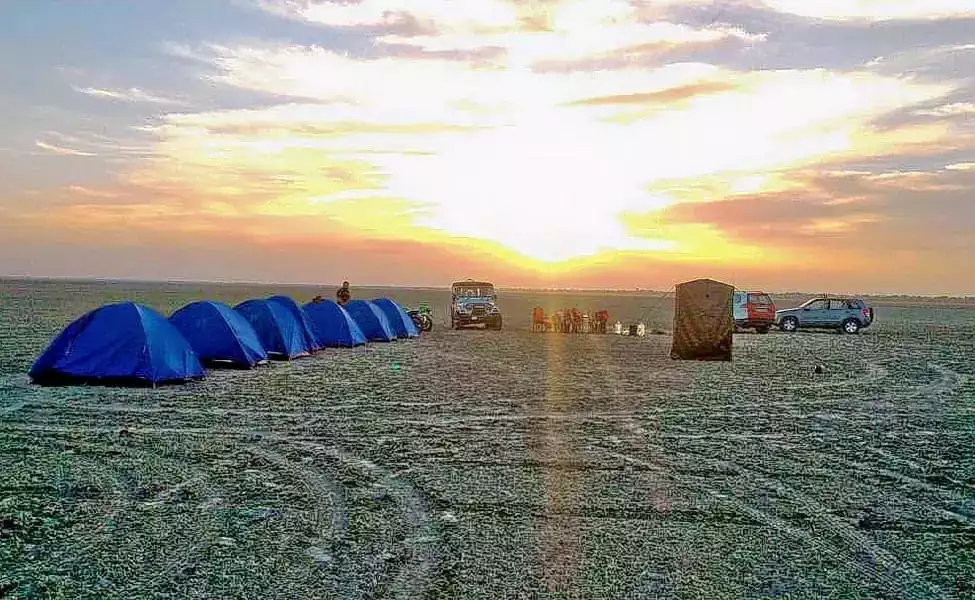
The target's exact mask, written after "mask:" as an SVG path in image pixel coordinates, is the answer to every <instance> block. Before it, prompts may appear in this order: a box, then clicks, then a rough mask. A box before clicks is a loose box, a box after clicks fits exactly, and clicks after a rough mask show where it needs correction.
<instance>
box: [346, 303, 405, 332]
mask: <svg viewBox="0 0 975 600" xmlns="http://www.w3.org/2000/svg"><path fill="white" fill-rule="evenodd" d="M343 308H345V310H346V312H348V313H349V316H351V317H352V318H353V319H355V322H356V325H358V326H359V329H361V330H362V333H363V334H365V336H366V339H367V340H369V341H370V342H392V341H393V340H395V339H396V333H394V332H393V329H392V327H390V325H389V319H387V318H386V315H385V314H384V313H383V311H382V310H380V309H379V307H378V306H376V305H375V304H373V303H372V302H367V301H365V300H353V301H352V302H349V303H348V304H346V305H345V306H344V307H343Z"/></svg>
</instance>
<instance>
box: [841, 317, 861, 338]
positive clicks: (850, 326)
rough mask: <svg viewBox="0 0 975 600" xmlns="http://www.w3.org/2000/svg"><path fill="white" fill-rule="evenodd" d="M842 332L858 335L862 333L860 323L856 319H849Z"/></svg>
mask: <svg viewBox="0 0 975 600" xmlns="http://www.w3.org/2000/svg"><path fill="white" fill-rule="evenodd" d="M840 331H842V332H843V333H848V334H850V335H856V334H858V333H860V322H859V321H857V320H856V319H847V320H845V321H843V326H842V328H841V329H840Z"/></svg>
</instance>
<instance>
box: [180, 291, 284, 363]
mask: <svg viewBox="0 0 975 600" xmlns="http://www.w3.org/2000/svg"><path fill="white" fill-rule="evenodd" d="M169 322H170V323H172V324H173V325H175V326H176V329H179V331H180V333H182V334H183V337H185V338H186V340H187V341H188V342H189V343H190V345H191V346H192V347H193V350H195V351H196V354H197V356H198V357H199V358H200V360H201V361H203V363H204V364H213V363H216V364H220V363H226V364H229V365H232V366H236V367H244V368H248V369H249V368H252V367H253V366H254V365H256V364H258V363H261V362H264V361H266V360H267V351H265V350H264V345H263V344H262V343H261V340H260V338H259V337H258V336H257V332H256V331H254V328H253V327H252V326H251V324H250V322H249V321H248V320H247V319H246V318H244V316H243V315H241V314H240V313H239V312H236V311H234V310H233V309H232V308H230V307H229V306H227V305H226V304H223V303H221V302H207V301H204V302H193V303H191V304H187V305H186V306H184V307H183V308H181V309H179V310H177V311H176V312H175V313H173V314H172V315H171V316H170V317H169Z"/></svg>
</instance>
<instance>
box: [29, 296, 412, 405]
mask: <svg viewBox="0 0 975 600" xmlns="http://www.w3.org/2000/svg"><path fill="white" fill-rule="evenodd" d="M418 335H419V331H418V330H417V328H416V325H414V323H413V320H412V319H411V318H410V316H409V314H407V312H406V311H405V310H403V307H401V306H400V305H399V304H397V303H396V302H394V301H392V300H390V299H388V298H378V299H376V300H372V301H366V300H353V301H351V302H349V303H348V304H346V305H344V306H340V305H338V304H336V303H335V302H332V301H331V300H323V301H317V302H310V303H308V304H306V305H304V306H300V305H299V304H298V303H297V302H295V301H294V300H293V299H292V298H289V297H288V296H272V297H270V298H259V299H253V300H247V301H246V302H242V303H240V304H238V305H237V306H235V307H233V308H231V307H230V306H228V305H226V304H223V303H220V302H213V301H201V302H193V303H191V304H187V305H186V306H184V307H183V308H180V309H179V310H177V311H176V312H174V313H173V314H172V315H171V316H170V317H169V318H168V319H167V318H166V317H164V316H163V315H162V314H160V313H158V312H156V311H155V310H153V309H151V308H149V307H147V306H143V305H141V304H136V303H134V302H121V303H116V304H107V305H105V306H102V307H100V308H97V309H95V310H93V311H91V312H89V313H87V314H85V315H83V316H82V317H80V318H79V319H77V320H76V321H74V322H72V323H71V324H70V325H68V326H67V327H66V328H65V329H64V330H63V331H62V332H61V333H60V334H59V335H58V336H57V337H56V338H55V339H54V341H52V342H51V344H50V345H49V346H48V347H47V349H46V350H45V351H44V353H43V354H41V356H40V357H39V358H38V359H37V361H36V362H35V363H34V365H33V366H32V367H31V369H30V371H29V375H30V378H31V380H32V381H33V382H34V383H37V384H42V385H58V384H67V383H95V384H117V385H152V386H155V385H159V384H163V383H173V382H183V381H189V380H192V379H201V378H203V377H205V376H206V370H205V366H228V367H236V368H253V367H254V366H256V365H258V364H260V363H262V362H265V361H267V360H269V359H275V360H292V359H295V358H298V357H300V356H307V355H309V354H313V353H315V352H317V351H319V350H322V349H324V348H351V347H354V346H360V345H362V344H365V343H367V342H391V341H394V340H396V339H398V338H411V337H417V336H418Z"/></svg>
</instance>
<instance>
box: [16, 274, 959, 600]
mask: <svg viewBox="0 0 975 600" xmlns="http://www.w3.org/2000/svg"><path fill="white" fill-rule="evenodd" d="M318 291H319V290H315V289H311V288H288V287H283V286H278V287H273V288H264V287H256V286H250V287H243V286H224V285H213V286H207V285H189V284H139V283H72V282H25V281H7V282H0V597H3V598H7V597H9V598H262V599H263V598H380V597H382V598H386V597H389V598H540V597H548V598H638V597H654V598H708V599H716V598H773V597H781V598H826V597H829V598H865V599H866V598H958V599H962V598H973V597H975V360H973V358H972V357H973V356H975V307H973V306H971V305H968V304H967V303H966V302H964V301H962V302H959V303H955V304H951V303H943V302H938V301H930V302H928V304H929V306H920V305H918V304H917V303H916V302H915V303H911V302H905V301H903V300H902V299H901V300H898V301H887V304H884V301H877V304H876V305H877V306H878V323H877V325H876V326H875V327H873V328H871V329H868V330H867V331H865V332H864V333H863V334H862V335H859V336H842V335H838V334H833V333H800V334H796V335H786V334H777V333H772V334H769V335H755V334H741V335H736V337H735V348H734V352H735V360H734V362H732V363H730V364H728V363H720V364H715V363H682V362H675V361H671V360H670V359H669V358H668V351H669V347H670V338H669V336H666V335H655V336H649V337H647V338H642V339H641V338H624V337H617V336H612V335H606V336H597V335H575V336H565V335H557V334H532V333H529V332H528V331H527V328H528V316H529V311H530V308H531V306H533V305H535V304H540V305H543V306H546V307H548V308H549V310H551V309H553V308H555V307H557V306H571V305H573V304H577V305H578V306H580V307H592V308H595V307H606V308H608V309H609V310H610V311H611V312H612V314H613V318H614V320H615V318H621V319H623V320H624V321H630V320H637V319H641V318H642V319H644V320H646V322H647V323H648V324H649V325H650V326H651V327H660V328H666V329H669V327H670V321H671V315H672V310H673V305H672V302H671V301H670V300H669V299H662V298H661V297H660V296H659V295H646V294H645V295H637V294H619V295H613V296H604V297H601V298H600V297H599V296H596V295H577V294H563V295H558V294H552V293H549V294H539V293H535V294H533V293H529V292H508V293H502V294H501V302H502V304H503V306H504V307H505V309H506V313H507V315H508V321H507V326H506V329H505V330H504V331H502V332H482V331H469V332H453V331H447V330H446V329H445V328H444V327H443V325H442V315H440V316H438V323H437V328H436V329H435V331H434V332H433V333H432V334H429V335H425V336H423V337H422V338H420V339H418V340H413V341H409V342H396V343H392V344H387V345H370V346H368V347H365V348H359V349H355V350H328V351H325V352H322V353H320V354H318V355H316V356H314V357H311V358H307V359H303V360H298V361H295V362H293V363H291V364H283V363H275V364H271V365H269V366H267V367H264V368H260V369H256V370H254V371H248V372H240V371H212V372H211V376H210V378H209V379H207V380H206V381H204V382H201V383H195V384H191V385H187V386H181V387H166V388H160V389H157V390H126V389H110V388H94V387H92V388H84V387H72V388H57V389H44V388H37V387H33V386H31V385H29V384H28V381H27V378H26V375H25V373H26V370H27V369H28V367H29V366H30V363H31V362H32V360H33V359H34V358H35V357H36V356H37V355H38V353H39V352H40V351H41V350H42V349H43V348H44V346H45V345H46V344H47V343H48V342H49V341H50V339H51V337H52V336H53V335H54V334H55V333H56V332H57V331H58V330H60V328H61V327H63V326H64V325H65V324H66V323H67V322H69V321H70V320H72V319H73V318H75V317H77V316H79V315H80V314H82V313H83V312H85V311H87V310H89V309H91V308H94V307H96V306H98V305H100V304H103V303H105V302H110V301H116V300H122V299H132V300H136V301H140V302H144V303H146V304H148V305H150V306H153V307H155V308H157V309H159V310H162V311H165V312H167V313H168V312H170V311H172V310H174V309H176V308H178V307H179V306H181V305H183V304H184V303H186V302H188V301H191V300H196V299H201V298H211V299H217V300H223V301H226V302H230V303H234V302H237V301H240V300H243V299H246V298H248V297H256V296H268V295H271V294H272V293H278V292H281V293H288V294H291V295H292V296H294V297H295V298H296V299H298V300H300V301H307V300H308V299H309V298H311V297H312V296H313V295H314V294H315V293H317V292H318ZM355 291H356V292H357V293H358V294H359V295H361V296H364V297H373V296H376V295H380V294H387V295H390V296H391V297H393V298H394V299H397V300H399V301H400V302H402V303H403V304H405V305H408V306H415V305H416V304H417V303H418V301H419V300H420V299H427V300H429V301H430V303H431V304H432V305H433V306H434V307H435V308H436V309H437V310H441V311H442V307H443V306H444V305H445V304H446V301H447V295H446V293H445V292H443V291H431V290H365V291H363V290H355ZM325 292H326V293H328V294H331V293H333V290H331V289H327V290H325ZM776 300H777V302H778V304H779V306H780V307H781V306H785V305H791V304H792V303H793V302H792V301H793V300H797V299H791V300H790V299H784V298H781V297H779V298H776ZM816 364H823V365H825V366H826V367H827V372H826V373H825V374H822V375H817V374H815V373H814V372H813V367H814V366H815V365H816Z"/></svg>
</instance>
